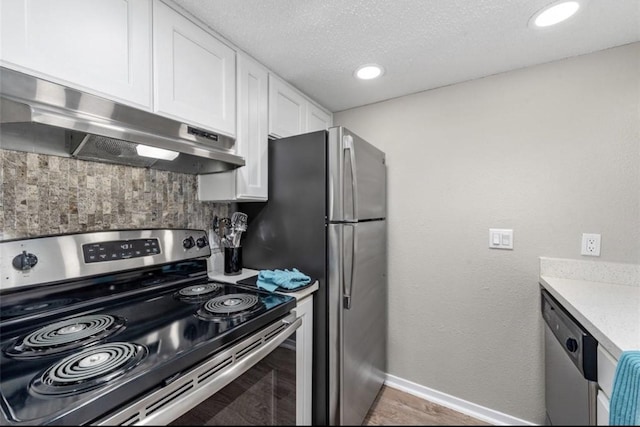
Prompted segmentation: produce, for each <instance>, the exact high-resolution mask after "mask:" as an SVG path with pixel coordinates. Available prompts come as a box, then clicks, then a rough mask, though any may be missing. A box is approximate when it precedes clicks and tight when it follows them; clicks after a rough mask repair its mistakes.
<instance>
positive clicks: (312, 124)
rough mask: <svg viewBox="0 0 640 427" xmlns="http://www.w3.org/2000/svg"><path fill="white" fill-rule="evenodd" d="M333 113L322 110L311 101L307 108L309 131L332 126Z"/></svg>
mask: <svg viewBox="0 0 640 427" xmlns="http://www.w3.org/2000/svg"><path fill="white" fill-rule="evenodd" d="M332 122H333V120H331V114H329V113H327V112H326V111H324V110H322V109H321V108H320V107H318V106H317V105H315V104H313V103H311V102H310V103H309V105H308V108H307V132H313V131H316V130H323V129H329V128H330V127H331V123H332Z"/></svg>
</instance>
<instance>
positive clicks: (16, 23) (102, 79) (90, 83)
mask: <svg viewBox="0 0 640 427" xmlns="http://www.w3.org/2000/svg"><path fill="white" fill-rule="evenodd" d="M0 15H1V16H0V39H1V44H0V58H1V60H0V62H1V64H2V65H3V66H5V67H8V68H12V69H15V70H17V71H22V72H26V73H28V74H31V75H37V76H38V77H42V78H45V79H48V80H51V81H54V82H56V83H60V84H64V85H67V86H71V87H75V88H77V89H81V90H85V91H87V92H91V93H94V94H96V95H101V96H105V97H108V98H111V99H117V100H120V101H122V102H124V103H126V104H129V105H133V106H136V107H143V108H145V109H150V108H151V0H117V1H114V0H92V1H87V0H56V1H51V0H2V5H1V7H0Z"/></svg>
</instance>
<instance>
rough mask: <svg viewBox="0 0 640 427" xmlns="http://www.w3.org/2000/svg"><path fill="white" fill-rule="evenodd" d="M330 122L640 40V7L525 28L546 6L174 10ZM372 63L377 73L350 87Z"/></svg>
mask: <svg viewBox="0 0 640 427" xmlns="http://www.w3.org/2000/svg"><path fill="white" fill-rule="evenodd" d="M174 1H175V3H177V4H178V5H180V6H182V7H183V8H184V9H186V10H187V11H189V12H190V13H192V14H193V15H194V16H196V17H198V18H199V19H200V20H202V21H203V22H204V23H206V24H207V25H209V26H210V27H211V28H213V29H214V30H215V31H216V32H218V33H219V34H221V35H222V36H224V37H226V38H227V39H228V40H229V41H231V42H232V43H234V44H235V45H236V46H238V47H239V48H240V49H242V50H244V51H245V52H247V53H249V54H250V55H251V56H253V57H254V58H256V59H257V60H258V61H260V62H262V63H263V64H264V65H266V66H267V67H268V68H270V69H271V70H273V71H274V72H276V73H277V74H279V75H280V76H281V77H282V78H284V79H285V80H287V81H288V82H290V83H291V84H292V85H294V86H295V87H297V88H298V89H300V90H301V91H303V92H304V93H306V94H307V95H309V96H310V97H311V98H313V99H315V100H316V101H318V102H319V103H320V104H322V105H323V106H324V107H326V108H328V109H329V110H331V111H333V112H336V111H341V110H345V109H348V108H352V107H357V106H361V105H365V104H370V103H373V102H377V101H381V100H384V99H389V98H393V97H397V96H402V95H406V94H409V93H415V92H419V91H423V90H427V89H432V88H435V87H440V86H446V85H449V84H453V83H458V82H462V81H466V80H471V79H475V78H479V77H483V76H488V75H491V74H496V73H500V72H504V71H508V70H513V69H517V68H522V67H527V66H530V65H534V64H540V63H544V62H549V61H554V60H558V59H562V58H567V57H570V56H576V55H581V54H585V53H590V52H595V51H597V50H602V49H606V48H609V47H613V46H619V45H623V44H627V43H631V42H635V41H639V40H640V0H582V1H581V3H582V7H581V8H580V10H579V11H578V13H577V14H576V15H575V16H574V17H572V18H571V19H570V20H568V21H565V22H563V23H561V24H559V25H557V26H555V27H548V28H544V29H534V28H530V27H529V26H528V25H527V23H528V20H529V18H530V17H531V15H533V14H534V13H535V12H536V11H538V10H539V9H540V8H542V7H543V6H545V5H547V4H549V3H550V2H552V1H553V0H471V1H470V0H393V1H391V0H174ZM365 63H378V64H380V65H382V66H383V67H384V68H385V70H386V73H385V74H384V76H383V77H381V78H379V79H377V80H372V81H358V80H356V79H354V78H353V71H354V70H355V69H356V68H357V67H358V66H359V65H361V64H365Z"/></svg>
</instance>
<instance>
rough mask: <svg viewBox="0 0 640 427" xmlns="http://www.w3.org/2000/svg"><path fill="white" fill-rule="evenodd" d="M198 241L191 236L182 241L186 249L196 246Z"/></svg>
mask: <svg viewBox="0 0 640 427" xmlns="http://www.w3.org/2000/svg"><path fill="white" fill-rule="evenodd" d="M195 244H196V242H194V241H193V237H191V236H189V237H187V238H186V239H184V240H183V241H182V247H183V248H185V249H191V248H192V247H194V246H195Z"/></svg>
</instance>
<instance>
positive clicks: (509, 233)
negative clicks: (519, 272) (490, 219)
mask: <svg viewBox="0 0 640 427" xmlns="http://www.w3.org/2000/svg"><path fill="white" fill-rule="evenodd" d="M489 248H491V249H509V250H513V229H511V228H490V229H489Z"/></svg>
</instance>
